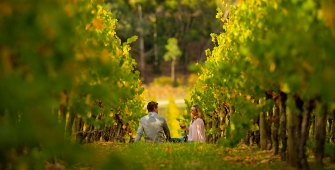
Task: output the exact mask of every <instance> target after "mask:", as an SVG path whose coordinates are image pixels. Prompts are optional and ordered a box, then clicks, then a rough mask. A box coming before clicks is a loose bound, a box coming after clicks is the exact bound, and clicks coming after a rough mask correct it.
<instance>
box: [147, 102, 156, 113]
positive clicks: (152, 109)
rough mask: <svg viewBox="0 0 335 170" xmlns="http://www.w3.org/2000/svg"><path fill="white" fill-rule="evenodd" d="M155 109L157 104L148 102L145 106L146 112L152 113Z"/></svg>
mask: <svg viewBox="0 0 335 170" xmlns="http://www.w3.org/2000/svg"><path fill="white" fill-rule="evenodd" d="M157 107H158V103H157V102H154V101H151V102H149V103H148V105H147V109H148V112H152V111H154V109H155V108H157Z"/></svg>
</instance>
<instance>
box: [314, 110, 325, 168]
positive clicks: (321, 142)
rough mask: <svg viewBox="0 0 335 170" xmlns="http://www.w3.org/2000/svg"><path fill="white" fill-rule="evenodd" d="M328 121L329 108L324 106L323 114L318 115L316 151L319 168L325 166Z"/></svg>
mask: <svg viewBox="0 0 335 170" xmlns="http://www.w3.org/2000/svg"><path fill="white" fill-rule="evenodd" d="M326 119H327V106H326V105H325V104H324V105H323V106H322V110H321V113H319V114H317V115H316V120H317V121H316V122H317V123H316V135H315V137H316V139H317V140H316V150H315V159H316V163H317V165H318V166H319V167H322V166H323V161H322V160H323V157H324V149H325V139H326V121H327V120H326Z"/></svg>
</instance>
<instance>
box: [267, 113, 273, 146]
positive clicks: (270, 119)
mask: <svg viewBox="0 0 335 170" xmlns="http://www.w3.org/2000/svg"><path fill="white" fill-rule="evenodd" d="M266 120H267V122H266V136H267V150H271V149H272V132H271V127H272V123H273V108H271V109H270V110H269V115H268V119H266Z"/></svg>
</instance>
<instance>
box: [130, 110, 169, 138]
mask: <svg viewBox="0 0 335 170" xmlns="http://www.w3.org/2000/svg"><path fill="white" fill-rule="evenodd" d="M143 132H144V134H145V137H144V139H145V141H146V142H165V141H166V138H168V139H169V138H170V129H169V127H168V125H167V123H166V120H165V118H164V117H163V116H160V115H158V114H157V113H156V112H149V113H148V114H147V115H146V116H144V117H142V118H141V119H140V125H139V127H138V130H137V134H136V138H135V142H137V141H139V140H140V139H141V136H142V133H143ZM164 134H165V135H164Z"/></svg>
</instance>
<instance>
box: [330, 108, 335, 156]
mask: <svg viewBox="0 0 335 170" xmlns="http://www.w3.org/2000/svg"><path fill="white" fill-rule="evenodd" d="M334 120H335V110H333V126H332V138H333V144H334V143H335V141H334V140H335V126H334V125H335V124H334V123H335V122H334ZM331 162H332V163H335V148H334V152H333V157H332V158H331Z"/></svg>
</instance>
